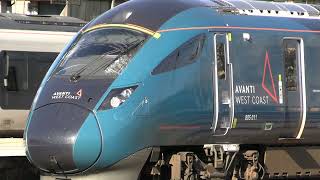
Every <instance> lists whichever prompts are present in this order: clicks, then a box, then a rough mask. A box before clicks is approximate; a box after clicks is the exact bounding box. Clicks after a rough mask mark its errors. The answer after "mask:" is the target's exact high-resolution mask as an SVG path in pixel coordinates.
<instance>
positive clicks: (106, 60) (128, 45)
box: [54, 28, 148, 81]
mask: <svg viewBox="0 0 320 180" xmlns="http://www.w3.org/2000/svg"><path fill="white" fill-rule="evenodd" d="M147 37H148V35H146V34H145V33H142V32H138V31H133V30H129V29H118V28H116V29H114V28H113V29H108V28H104V29H97V30H93V31H89V32H86V33H84V34H83V35H82V36H81V37H80V38H79V39H78V40H77V41H76V43H74V45H73V46H72V47H71V48H70V49H69V51H68V52H67V53H66V55H65V56H64V58H63V60H62V61H61V63H60V64H59V65H58V67H57V68H56V70H55V71H54V76H55V77H66V78H70V80H73V81H78V80H80V79H115V78H116V77H118V75H119V74H120V73H121V72H122V70H123V69H124V68H125V67H126V66H127V65H128V63H129V61H130V60H131V59H132V57H133V56H134V54H135V53H136V52H137V50H138V49H139V47H141V46H142V44H143V43H144V42H145V40H146V38H147Z"/></svg>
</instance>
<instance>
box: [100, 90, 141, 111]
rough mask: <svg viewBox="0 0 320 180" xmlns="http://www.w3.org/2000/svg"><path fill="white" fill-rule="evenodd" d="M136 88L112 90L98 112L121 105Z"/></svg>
mask: <svg viewBox="0 0 320 180" xmlns="http://www.w3.org/2000/svg"><path fill="white" fill-rule="evenodd" d="M137 87H138V86H131V87H125V88H118V89H113V90H112V91H111V92H110V93H109V94H108V96H107V97H106V98H105V99H104V101H103V102H102V104H101V105H100V107H99V109H98V110H107V109H112V108H117V107H119V106H120V105H121V104H123V103H124V102H125V101H126V100H127V99H128V98H129V97H130V96H131V95H132V93H133V92H134V90H135V89H136V88H137Z"/></svg>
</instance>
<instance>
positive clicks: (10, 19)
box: [0, 13, 86, 32]
mask: <svg viewBox="0 0 320 180" xmlns="http://www.w3.org/2000/svg"><path fill="white" fill-rule="evenodd" d="M85 24H86V21H83V20H80V19H77V18H74V17H67V16H58V15H23V14H10V13H0V29H16V30H37V31H62V32H63V31H64V32H77V31H79V30H80V28H82V27H83V26H84V25H85Z"/></svg>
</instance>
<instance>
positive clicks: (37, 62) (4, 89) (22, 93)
mask: <svg viewBox="0 0 320 180" xmlns="http://www.w3.org/2000/svg"><path fill="white" fill-rule="evenodd" d="M1 55H2V56H0V57H1V62H0V64H1V68H2V70H3V71H2V73H1V78H2V80H1V81H0V85H1V86H0V87H1V88H0V90H1V91H0V92H1V94H0V100H1V108H2V109H29V108H30V106H31V103H32V101H33V98H34V95H35V93H36V91H37V89H38V88H39V85H40V83H41V81H42V79H43V77H44V75H45V74H46V72H47V71H48V69H49V67H50V66H51V64H52V62H53V61H54V59H55V58H56V56H57V55H58V53H52V52H25V51H1ZM1 82H2V83H1Z"/></svg>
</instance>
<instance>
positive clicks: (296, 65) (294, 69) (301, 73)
mask: <svg viewBox="0 0 320 180" xmlns="http://www.w3.org/2000/svg"><path fill="white" fill-rule="evenodd" d="M283 50H284V53H283V55H284V56H283V57H284V59H283V61H284V66H285V67H284V78H283V80H284V103H285V123H286V127H288V128H290V129H291V128H292V129H293V131H292V134H289V135H288V136H289V138H297V139H299V138H301V135H302V133H303V130H304V126H305V123H306V89H305V67H304V44H303V40H302V39H300V38H285V39H284V40H283Z"/></svg>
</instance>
